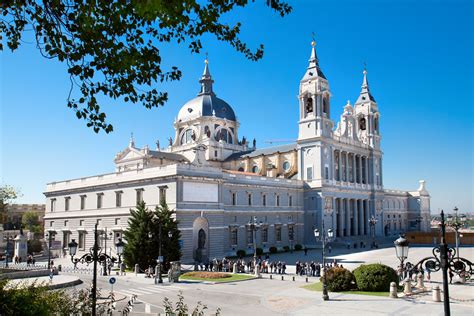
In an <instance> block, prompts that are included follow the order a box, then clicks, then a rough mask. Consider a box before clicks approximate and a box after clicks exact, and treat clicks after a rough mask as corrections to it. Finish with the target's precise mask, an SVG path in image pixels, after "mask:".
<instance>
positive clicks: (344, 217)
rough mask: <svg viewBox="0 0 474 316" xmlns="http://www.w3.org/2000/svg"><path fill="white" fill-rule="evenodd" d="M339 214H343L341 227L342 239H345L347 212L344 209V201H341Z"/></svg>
mask: <svg viewBox="0 0 474 316" xmlns="http://www.w3.org/2000/svg"><path fill="white" fill-rule="evenodd" d="M339 212H340V214H341V219H340V221H339V225H340V227H341V237H344V236H345V235H346V234H344V228H346V210H345V209H344V199H339Z"/></svg>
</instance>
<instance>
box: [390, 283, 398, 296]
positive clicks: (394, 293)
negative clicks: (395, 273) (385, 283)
mask: <svg viewBox="0 0 474 316" xmlns="http://www.w3.org/2000/svg"><path fill="white" fill-rule="evenodd" d="M397 292H398V288H397V283H395V282H392V283H390V297H391V298H397V297H398V294H397Z"/></svg>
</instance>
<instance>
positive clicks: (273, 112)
mask: <svg viewBox="0 0 474 316" xmlns="http://www.w3.org/2000/svg"><path fill="white" fill-rule="evenodd" d="M291 4H292V5H293V8H294V10H293V13H292V14H290V15H289V16H287V17H285V18H280V17H279V16H277V15H276V14H274V13H272V12H271V11H270V10H269V9H268V8H266V7H265V6H264V5H263V1H257V3H255V4H253V5H251V6H249V7H247V8H246V9H243V10H238V11H236V12H234V13H232V14H231V15H230V16H228V17H227V18H228V20H229V21H241V22H242V23H243V26H242V39H243V40H245V41H246V42H248V43H249V45H250V46H251V47H257V46H258V44H260V43H263V44H264V45H265V56H264V59H263V60H261V61H259V62H251V61H248V60H246V59H245V58H244V57H243V56H242V55H241V54H239V53H237V52H235V51H233V49H232V48H230V47H229V46H227V45H225V44H222V43H220V42H218V41H216V40H214V39H213V38H211V37H206V38H205V40H204V51H207V52H208V53H209V60H210V69H211V73H212V75H213V79H214V80H215V85H214V89H215V91H216V93H217V95H218V96H219V97H221V98H223V99H224V100H226V101H227V102H228V103H229V104H231V105H232V106H233V108H234V110H235V112H236V114H237V116H238V119H239V121H240V123H241V127H240V132H239V134H240V136H246V137H247V138H250V139H253V138H254V137H255V138H256V139H257V146H259V147H263V146H269V144H268V143H265V141H268V140H272V139H296V137H297V128H298V124H297V120H298V101H297V98H296V96H297V94H298V85H299V80H300V79H301V77H302V76H303V74H304V70H305V68H306V66H307V62H308V58H309V54H310V42H311V33H312V32H314V33H315V34H316V41H317V53H318V57H319V60H320V65H321V67H322V69H323V71H324V73H325V75H326V76H327V78H328V79H329V83H330V86H331V91H332V94H333V97H332V101H331V102H332V103H331V104H332V107H331V116H332V118H333V119H335V120H336V121H337V120H338V119H339V116H340V115H341V113H342V109H343V106H344V105H345V103H346V101H347V100H351V102H352V103H354V101H355V100H356V98H357V95H358V93H359V91H360V85H361V82H362V70H363V63H364V62H366V63H367V69H368V77H369V83H370V88H371V91H372V94H373V95H374V97H375V98H376V100H377V103H378V105H379V110H380V112H381V122H380V126H381V132H382V137H383V138H382V149H383V151H384V181H385V183H384V184H385V187H386V188H390V189H404V190H415V189H416V188H417V187H418V180H420V179H425V180H426V181H427V188H428V190H429V191H430V193H431V195H432V212H433V213H436V212H438V209H441V208H442V209H445V210H451V209H452V208H453V207H454V206H455V205H457V206H458V207H459V209H460V210H462V211H468V210H473V204H474V203H473V197H472V196H473V191H474V190H473V178H474V174H473V146H474V143H473V137H474V130H473V124H472V120H473V107H474V106H473V101H474V100H473V87H474V85H473V69H474V65H473V31H472V21H473V4H472V2H471V1H468V0H465V1H450V2H446V1H445V2H442V1H397V2H395V1H375V0H374V1H368V2H365V1H342V2H341V1H309V0H308V1H293V2H291ZM160 49H161V51H162V56H163V60H164V63H165V65H177V66H179V67H180V68H181V70H182V71H183V74H184V75H183V78H182V80H181V81H179V82H174V83H171V84H165V85H163V86H158V88H160V87H162V88H163V89H166V91H168V92H169V94H170V99H169V102H168V103H167V104H166V105H165V107H162V108H159V109H154V110H151V111H150V110H146V109H142V108H140V107H139V106H138V105H130V104H125V103H123V102H121V101H113V100H109V99H104V100H102V104H103V106H104V109H106V110H107V114H108V118H109V120H110V121H111V122H112V123H113V125H114V129H115V131H114V132H113V133H112V134H109V135H106V134H104V133H102V134H98V135H97V134H95V133H94V132H93V131H92V130H90V129H88V128H86V127H85V124H84V122H83V121H79V120H77V119H76V118H75V115H74V113H73V112H72V111H71V110H70V109H68V108H67V107H66V98H67V93H68V88H69V85H68V76H67V73H66V70H65V69H66V68H65V67H64V65H62V64H60V63H59V62H57V61H51V60H46V59H43V58H42V57H41V56H40V55H39V53H38V52H37V51H36V50H35V48H34V46H33V45H32V44H24V45H23V46H22V47H21V48H20V49H19V50H17V51H16V52H15V53H13V54H12V53H11V52H9V51H4V52H2V53H1V54H0V56H1V59H2V61H1V69H0V70H1V71H0V73H1V76H0V80H1V89H2V90H1V109H0V117H1V128H0V133H1V135H0V137H1V154H0V166H1V169H0V177H1V179H0V181H1V182H2V183H7V184H11V185H14V186H16V187H19V188H21V191H22V192H23V197H22V198H20V199H19V200H18V201H19V202H25V203H34V202H36V203H44V197H43V195H42V192H43V191H44V190H45V186H46V183H48V182H52V181H58V180H65V179H70V178H77V177H83V176H88V175H95V174H100V173H108V172H112V171H113V170H114V165H113V158H114V155H115V154H116V153H117V152H119V151H120V150H122V149H124V148H125V147H126V146H127V144H128V141H129V137H130V133H131V132H133V133H134V135H135V139H136V143H137V145H138V146H143V145H145V144H149V145H150V146H154V143H155V141H156V139H159V140H160V141H161V143H162V144H165V143H166V139H167V138H168V137H169V136H174V133H173V126H172V122H173V120H174V117H175V116H176V115H177V113H178V111H179V109H180V107H181V106H182V105H183V104H184V103H185V102H186V101H187V100H189V99H191V98H193V97H194V96H195V95H196V94H197V92H198V91H199V84H198V82H197V80H198V78H199V76H200V74H201V73H202V69H203V66H204V64H203V59H204V55H203V54H201V55H193V54H191V53H190V52H189V50H187V49H186V47H185V46H183V45H176V44H173V45H168V46H163V47H160Z"/></svg>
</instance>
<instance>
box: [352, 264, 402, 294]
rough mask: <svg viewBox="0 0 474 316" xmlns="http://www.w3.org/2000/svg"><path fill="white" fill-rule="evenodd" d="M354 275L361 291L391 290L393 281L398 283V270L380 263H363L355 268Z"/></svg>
mask: <svg viewBox="0 0 474 316" xmlns="http://www.w3.org/2000/svg"><path fill="white" fill-rule="evenodd" d="M354 276H355V279H356V283H357V288H358V289H359V290H360V291H368V292H382V291H389V290H390V283H391V282H395V283H398V276H397V272H396V271H395V270H394V269H392V268H391V267H389V266H386V265H384V264H380V263H374V264H366V265H364V264H363V265H361V266H359V267H358V268H357V269H355V270H354Z"/></svg>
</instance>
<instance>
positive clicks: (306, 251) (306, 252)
mask: <svg viewBox="0 0 474 316" xmlns="http://www.w3.org/2000/svg"><path fill="white" fill-rule="evenodd" d="M307 254H308V248H306V246H304V255H305V256H306V255H307Z"/></svg>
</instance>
